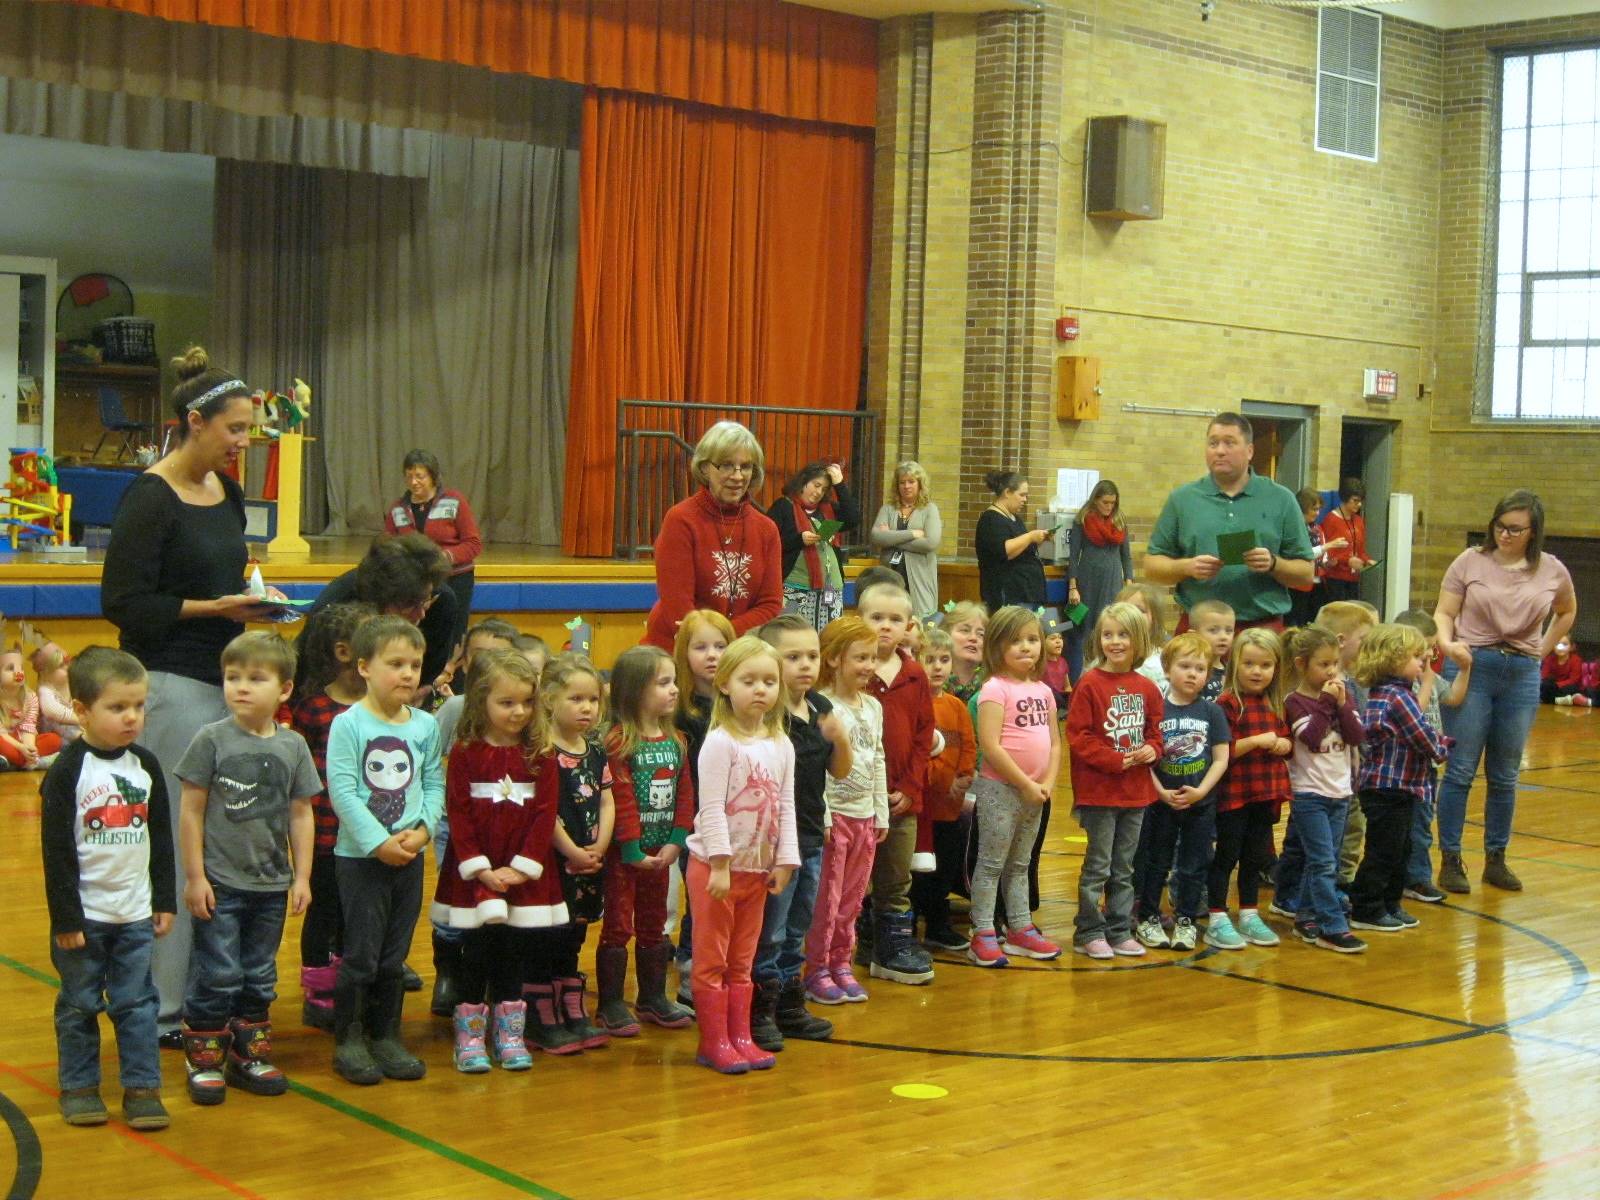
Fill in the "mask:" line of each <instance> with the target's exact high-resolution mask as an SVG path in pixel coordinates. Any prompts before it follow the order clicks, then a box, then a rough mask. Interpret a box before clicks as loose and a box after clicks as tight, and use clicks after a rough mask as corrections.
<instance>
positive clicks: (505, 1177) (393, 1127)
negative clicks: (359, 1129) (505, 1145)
mask: <svg viewBox="0 0 1600 1200" xmlns="http://www.w3.org/2000/svg"><path fill="white" fill-rule="evenodd" d="M289 1090H290V1091H291V1092H294V1093H295V1094H297V1095H300V1096H304V1097H305V1098H306V1099H307V1100H314V1101H316V1102H317V1103H318V1104H322V1105H325V1106H327V1107H328V1108H331V1109H333V1111H334V1112H336V1113H342V1114H343V1115H344V1116H347V1117H349V1118H351V1119H352V1120H356V1121H360V1122H361V1123H362V1124H364V1125H370V1126H372V1127H373V1128H374V1129H378V1130H381V1131H382V1132H384V1133H387V1134H389V1135H390V1136H391V1137H397V1138H399V1139H400V1140H401V1141H403V1142H410V1143H411V1144H412V1145H413V1146H417V1147H420V1148H421V1149H423V1150H428V1151H431V1152H432V1153H434V1154H437V1155H438V1156H439V1157H440V1158H446V1159H449V1160H450V1161H451V1162H453V1163H455V1164H456V1165H457V1166H462V1167H466V1168H467V1169H468V1170H470V1171H476V1172H477V1173H478V1174H479V1175H483V1176H486V1177H488V1178H489V1179H493V1180H494V1181H495V1182H496V1183H503V1184H505V1185H506V1186H507V1187H509V1188H515V1189H516V1190H517V1191H519V1192H522V1193H523V1194H524V1195H527V1196H538V1197H540V1198H541V1200H570V1198H569V1197H567V1196H565V1195H563V1194H562V1193H560V1192H557V1191H552V1190H551V1189H550V1188H547V1187H543V1186H541V1185H540V1184H537V1183H535V1182H534V1181H533V1180H531V1179H524V1178H523V1177H522V1176H521V1175H514V1174H512V1173H511V1172H510V1171H507V1170H505V1169H503V1168H501V1167H497V1166H495V1165H494V1164H493V1163H488V1162H484V1161H483V1159H481V1158H474V1157H473V1156H472V1155H470V1154H466V1153H464V1152H462V1151H460V1150H457V1149H455V1148H454V1147H453V1146H447V1145H445V1144H444V1143H443V1142H438V1141H435V1140H434V1139H433V1138H431V1137H428V1136H427V1135H426V1134H422V1133H418V1132H417V1131H416V1130H414V1129H407V1128H406V1127H405V1126H404V1125H397V1124H395V1123H394V1122H393V1121H391V1120H389V1119H388V1118H387V1117H380V1116H379V1115H378V1114H377V1113H373V1112H368V1111H367V1110H366V1109H364V1108H357V1107H356V1106H355V1105H354V1104H350V1103H348V1102H346V1101H344V1100H341V1099H339V1097H337V1096H330V1095H329V1094H328V1093H327V1092H319V1091H318V1090H317V1089H316V1088H314V1087H307V1086H306V1085H305V1084H303V1083H296V1082H295V1081H294V1080H290V1081H289Z"/></svg>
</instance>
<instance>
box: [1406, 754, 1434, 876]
mask: <svg viewBox="0 0 1600 1200" xmlns="http://www.w3.org/2000/svg"><path fill="white" fill-rule="evenodd" d="M1438 794H1439V779H1438V775H1437V773H1435V774H1434V778H1433V779H1432V780H1431V781H1430V784H1429V787H1428V796H1427V799H1425V800H1418V801H1417V803H1416V806H1415V807H1414V808H1413V809H1412V810H1411V857H1410V859H1408V860H1407V862H1406V883H1407V884H1408V885H1409V884H1413V883H1432V882H1433V860H1432V859H1431V858H1430V857H1429V856H1428V851H1429V850H1431V849H1432V848H1433V813H1434V809H1435V808H1436V807H1437V801H1436V799H1435V797H1436V796H1437V795H1438Z"/></svg>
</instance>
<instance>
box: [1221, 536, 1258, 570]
mask: <svg viewBox="0 0 1600 1200" xmlns="http://www.w3.org/2000/svg"><path fill="white" fill-rule="evenodd" d="M1259 544H1260V543H1259V542H1257V541H1256V531H1255V530H1254V529H1239V530H1235V531H1234V532H1233V533H1219V534H1217V557H1218V558H1220V559H1221V560H1222V565H1223V566H1225V567H1242V566H1244V556H1245V553H1246V552H1247V551H1250V550H1254V549H1255V548H1256V547H1257V546H1258V545H1259Z"/></svg>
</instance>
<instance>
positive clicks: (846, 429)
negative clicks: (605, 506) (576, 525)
mask: <svg viewBox="0 0 1600 1200" xmlns="http://www.w3.org/2000/svg"><path fill="white" fill-rule="evenodd" d="M718 421H738V422H739V423H740V424H742V425H744V426H745V427H746V428H748V429H749V430H750V432H751V433H753V434H755V436H756V440H757V441H759V442H760V443H761V448H762V450H763V451H764V452H765V454H766V460H767V478H766V482H765V483H764V484H763V485H762V487H761V489H760V492H759V493H758V494H756V495H754V496H753V497H752V499H754V500H755V502H756V503H757V504H759V505H761V507H762V508H763V509H765V508H766V507H767V505H769V504H771V503H772V501H773V499H774V498H776V497H777V496H779V495H781V494H782V492H783V485H784V481H785V480H787V479H788V478H789V476H790V475H792V474H793V473H794V472H796V471H798V470H799V469H800V468H801V467H803V466H805V464H806V463H808V462H814V461H816V460H818V459H824V460H829V459H837V460H838V461H839V462H840V463H841V464H842V465H843V467H844V471H845V480H846V482H847V483H848V484H849V486H850V490H851V491H852V492H853V493H854V494H855V497H856V500H857V502H858V503H859V504H860V505H861V526H860V528H858V529H846V530H845V531H844V537H845V551H846V552H847V553H852V552H861V551H865V550H866V549H867V532H868V529H869V527H870V525H871V522H872V518H873V517H875V516H876V515H877V513H878V506H879V505H881V504H882V503H883V444H882V426H881V425H880V424H879V421H878V414H877V413H874V412H845V411H840V410H835V409H821V408H772V407H767V406H763V405H757V404H674V403H671V402H670V401H666V400H618V401H617V469H616V517H615V543H614V550H613V553H615V554H616V556H617V557H618V558H642V557H646V556H648V555H650V554H651V553H653V551H654V547H655V540H656V534H657V532H658V531H659V530H660V529H661V519H662V518H663V517H664V516H666V513H667V509H669V508H671V507H672V506H673V505H674V504H677V503H678V502H679V501H680V500H684V499H687V498H688V497H689V496H690V495H691V494H692V493H693V492H694V490H695V488H697V487H699V486H700V485H699V483H698V482H696V481H694V480H691V479H690V477H689V460H690V458H691V457H692V456H693V454H694V448H695V445H696V443H698V442H699V440H700V438H701V437H702V436H703V435H704V434H705V431H706V430H707V429H709V428H710V427H711V426H712V425H714V424H716V422H718Z"/></svg>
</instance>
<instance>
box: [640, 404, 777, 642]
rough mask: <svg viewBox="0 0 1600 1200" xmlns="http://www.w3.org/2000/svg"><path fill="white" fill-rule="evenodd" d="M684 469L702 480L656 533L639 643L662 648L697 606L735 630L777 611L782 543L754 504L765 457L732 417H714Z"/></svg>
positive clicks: (746, 629)
mask: <svg viewBox="0 0 1600 1200" xmlns="http://www.w3.org/2000/svg"><path fill="white" fill-rule="evenodd" d="M689 471H690V474H692V475H693V476H694V478H695V479H696V480H698V481H699V482H700V483H702V484H704V485H705V486H703V487H702V488H701V489H700V490H699V491H698V492H696V493H695V494H694V495H692V496H690V497H689V498H688V499H687V500H683V501H680V502H679V503H677V504H674V505H673V506H672V507H671V508H669V509H668V510H667V515H666V516H665V517H664V518H662V521H661V532H660V533H658V534H657V535H656V554H655V557H656V603H655V607H654V608H652V609H651V610H650V620H649V623H648V625H647V626H646V629H645V635H644V641H645V644H646V645H650V646H660V647H661V648H662V649H663V650H666V651H668V652H669V653H670V652H671V650H672V639H673V637H674V636H675V634H676V633H677V629H678V622H679V621H681V620H683V617H684V615H685V614H686V613H688V612H690V611H692V610H694V609H697V608H709V609H712V610H714V611H716V612H719V613H721V614H722V615H723V616H725V617H727V618H728V620H729V621H731V622H732V623H733V632H734V633H735V634H745V633H750V632H751V631H753V630H755V629H756V628H757V627H759V626H761V625H764V624H766V623H767V622H768V621H770V620H772V618H773V617H775V616H777V615H778V614H779V613H780V612H782V611H783V547H782V545H781V544H780V542H779V538H778V527H777V526H776V525H774V524H773V523H772V518H771V517H769V516H767V515H766V514H765V513H764V512H762V511H761V510H760V509H759V508H757V507H756V506H755V503H754V502H753V499H752V497H753V495H754V493H756V492H759V491H760V490H761V485H762V483H763V482H764V481H765V479H766V456H765V455H764V454H763V453H762V452H761V443H760V442H758V441H756V439H755V435H754V434H753V433H751V432H750V431H749V430H748V429H746V428H745V427H744V426H743V425H740V424H739V423H738V422H736V421H718V422H717V423H716V424H715V425H713V426H712V427H711V428H710V429H708V430H706V433H705V436H704V437H702V438H701V439H700V444H699V445H697V446H696V447H695V448H694V457H693V458H692V459H690V461H689Z"/></svg>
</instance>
